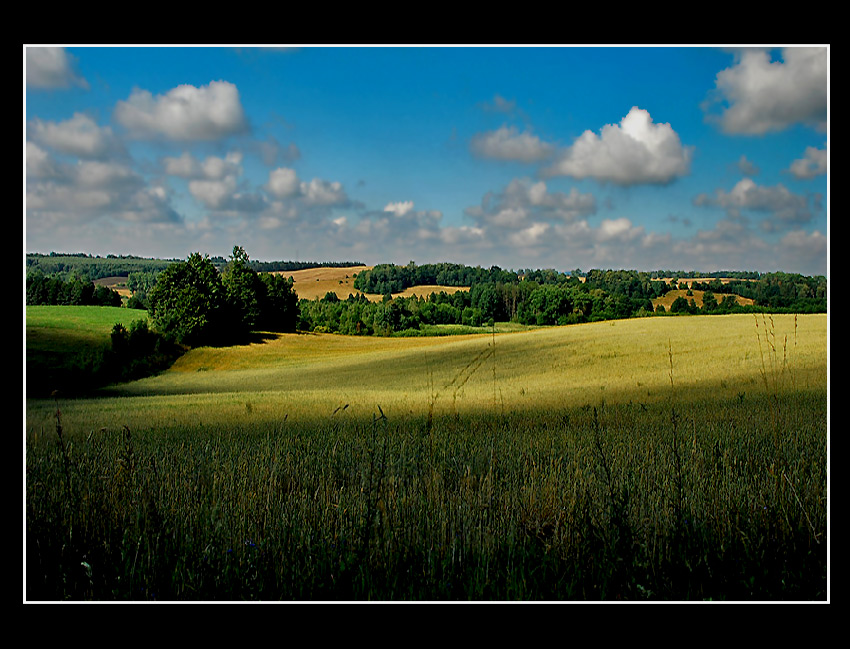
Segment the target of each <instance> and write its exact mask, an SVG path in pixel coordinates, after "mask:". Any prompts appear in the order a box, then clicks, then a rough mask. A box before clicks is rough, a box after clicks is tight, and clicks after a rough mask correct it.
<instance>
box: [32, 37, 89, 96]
mask: <svg viewBox="0 0 850 649" xmlns="http://www.w3.org/2000/svg"><path fill="white" fill-rule="evenodd" d="M26 51H27V53H26V71H27V88H42V89H51V88H71V87H73V86H77V87H78V88H83V89H85V90H88V89H89V83H88V81H86V80H85V79H84V78H82V77H80V76H79V75H78V74H77V73H76V72H75V71H74V64H75V62H76V61H75V59H74V57H73V56H71V55H70V54H68V52H67V51H66V50H65V48H63V47H28V48H27V50H26Z"/></svg>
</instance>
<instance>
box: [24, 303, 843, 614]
mask: <svg viewBox="0 0 850 649" xmlns="http://www.w3.org/2000/svg"><path fill="white" fill-rule="evenodd" d="M826 361H827V319H826V316H825V315H813V316H797V317H795V316H772V317H770V316H761V315H758V316H753V315H746V316H744V315H730V316H707V317H664V318H658V317H656V318H644V319H633V320H619V321H609V322H602V323H593V324H586V325H574V326H569V327H556V328H541V329H534V330H530V331H523V332H518V333H505V334H493V335H487V334H482V335H471V336H453V337H445V338H372V337H368V338H366V337H364V338H357V337H343V336H334V335H310V334H292V335H280V336H276V337H274V338H270V339H268V340H267V341H265V342H263V343H258V344H253V345H248V346H243V347H231V348H218V349H211V348H202V349H197V350H193V351H191V352H190V353H188V354H186V355H185V356H183V357H182V358H181V359H179V361H178V362H177V363H176V364H175V365H174V366H173V368H172V369H171V370H169V371H167V372H165V373H163V374H161V375H159V376H156V377H151V378H148V379H144V380H141V381H135V382H133V383H128V384H124V385H120V386H113V387H112V388H110V389H109V390H106V391H104V392H103V394H102V396H99V397H98V398H91V399H76V400H69V401H62V400H61V398H60V399H59V400H58V401H55V402H54V401H36V400H28V402H27V412H26V427H27V430H26V443H27V492H28V493H27V508H28V509H27V513H28V539H27V543H28V545H27V549H28V567H27V573H28V589H31V592H32V596H33V597H34V598H39V597H46V598H48V599H61V598H64V597H72V598H74V597H77V598H94V599H113V598H118V599H124V598H129V599H176V600H182V599H198V598H201V599H242V598H249V599H418V600H421V599H485V600H486V599H556V600H558V599H568V600H569V599H806V600H808V599H823V598H825V597H826V592H827V591H826V586H827V578H826V574H827V562H826V556H827V555H826V541H827V539H826V512H827V497H826V496H827V486H826V482H827V480H826V476H827V473H826V457H827V448H826V442H827V423H826V422H827V399H826V395H827V367H826ZM57 439H60V440H61V441H62V444H57ZM51 476H52V477H51ZM60 477H61V479H59V478H60ZM72 539H73V540H72Z"/></svg>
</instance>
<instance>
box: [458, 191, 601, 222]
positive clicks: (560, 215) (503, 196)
mask: <svg viewBox="0 0 850 649" xmlns="http://www.w3.org/2000/svg"><path fill="white" fill-rule="evenodd" d="M595 212H596V199H595V198H594V196H593V195H592V194H582V193H580V192H579V191H578V190H577V189H576V188H575V187H573V188H572V189H571V190H570V192H569V193H568V194H565V193H563V192H550V191H548V189H547V187H546V183H544V182H543V181H539V182H536V183H532V182H531V181H529V180H527V179H514V180H512V181H511V182H510V183H508V185H507V187H505V189H504V191H502V192H501V193H493V192H489V193H487V194H486V195H485V196H484V198H483V199H482V201H481V204H480V205H477V206H474V207H470V208H467V209H466V210H465V214H466V215H467V216H469V217H471V218H473V219H474V220H475V221H476V223H477V225H478V226H479V227H488V226H489V227H497V228H509V229H514V230H519V229H524V228H527V227H529V226H530V225H531V224H532V223H540V222H544V221H554V222H561V223H570V222H572V221H574V220H576V219H578V218H580V217H582V216H587V215H590V214H594V213H595Z"/></svg>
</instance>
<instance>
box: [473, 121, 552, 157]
mask: <svg viewBox="0 0 850 649" xmlns="http://www.w3.org/2000/svg"><path fill="white" fill-rule="evenodd" d="M470 148H471V150H472V152H473V153H474V154H475V155H476V156H478V157H481V158H488V159H491V160H510V161H516V162H539V161H541V160H545V159H546V158H548V157H549V156H550V155H551V154H552V151H553V147H552V145H551V144H547V143H546V142H543V141H542V140H541V139H540V138H539V137H537V136H536V135H531V134H530V133H519V132H517V129H516V127H515V126H510V127H508V126H502V127H501V128H499V129H498V130H496V131H490V132H487V133H480V134H478V135H476V136H474V137H473V138H472V141H471V142H470Z"/></svg>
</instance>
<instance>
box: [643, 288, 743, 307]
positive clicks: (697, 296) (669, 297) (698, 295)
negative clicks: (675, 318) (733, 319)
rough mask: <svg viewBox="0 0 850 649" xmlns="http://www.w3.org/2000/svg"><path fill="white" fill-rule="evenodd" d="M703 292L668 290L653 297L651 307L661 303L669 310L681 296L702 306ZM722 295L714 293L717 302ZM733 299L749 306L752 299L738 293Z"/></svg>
mask: <svg viewBox="0 0 850 649" xmlns="http://www.w3.org/2000/svg"><path fill="white" fill-rule="evenodd" d="M703 293H705V291H696V290H694V291H691V295H688V291H687V290H685V289H676V290H675V291H668V292H667V294H666V295H664V296H662V297H659V298H655V299H654V300H653V301H652V308H653V309H657V308H658V305H659V304H661V305H663V306H664V308H665V309H666V310H667V311H669V310H670V307H671V306H672V304H673V302H674V301H675V300H676V298H678V297H683V298H685V299H686V300H687V301H688V302H690V301H691V299H693V301H694V302H695V303H696V305H697V306H698V307H700V308H702V296H703ZM724 297H725V294H723V293H715V294H714V298H715V299H716V300H717V302H718V304H719V303H720V302H721V301H722V300H723V298H724ZM735 299H736V300H738V304H741V305H743V306H751V305H752V304H753V301H752V300H751V299H750V298H748V297H741V296H740V295H736V296H735Z"/></svg>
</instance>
